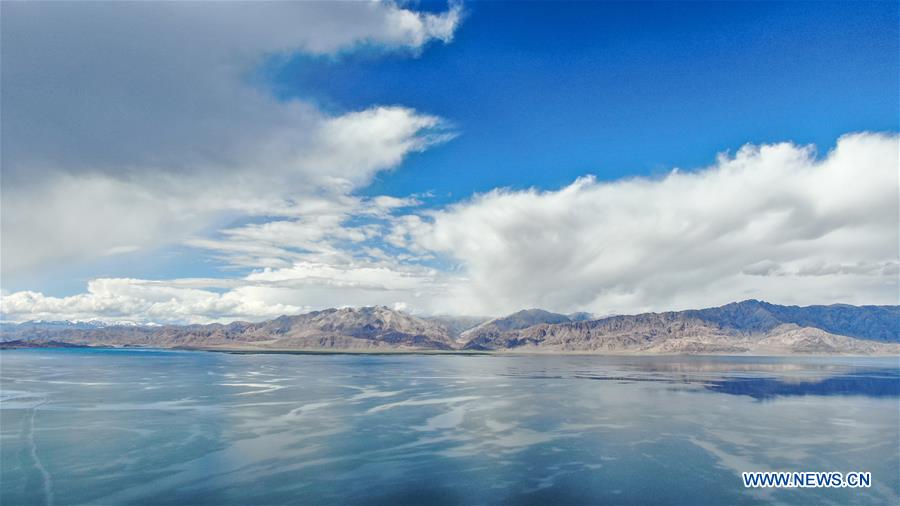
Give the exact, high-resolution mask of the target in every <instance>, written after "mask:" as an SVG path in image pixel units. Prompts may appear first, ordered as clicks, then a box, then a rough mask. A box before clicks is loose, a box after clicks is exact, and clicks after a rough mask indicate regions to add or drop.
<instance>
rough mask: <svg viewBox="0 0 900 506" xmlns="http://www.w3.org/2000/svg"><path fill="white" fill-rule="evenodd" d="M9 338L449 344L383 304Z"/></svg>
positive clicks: (14, 331)
mask: <svg viewBox="0 0 900 506" xmlns="http://www.w3.org/2000/svg"><path fill="white" fill-rule="evenodd" d="M20 327H21V328H20ZM10 339H31V340H51V339H52V340H57V341H65V342H69V343H76V344H92V345H106V346H155V347H167V348H169V347H195V348H239V347H254V348H273V349H354V350H366V349H379V348H384V349H390V348H400V349H403V348H410V349H435V350H448V349H451V348H453V345H454V341H453V339H452V337H451V336H450V333H449V331H448V330H447V329H446V328H445V327H444V326H442V325H440V324H438V323H435V322H430V321H426V320H423V319H421V318H417V317H415V316H411V315H408V314H406V313H402V312H399V311H394V310H392V309H389V308H386V307H383V306H374V307H362V308H342V309H326V310H324V311H314V312H312V313H307V314H302V315H296V316H281V317H279V318H276V319H274V320H269V321H264V322H260V323H249V322H233V323H230V324H227V325H222V324H211V325H184V326H180V325H167V326H157V327H103V328H81V327H78V328H68V329H66V328H58V327H52V328H37V329H35V328H34V327H33V326H8V325H7V326H4V329H3V340H10Z"/></svg>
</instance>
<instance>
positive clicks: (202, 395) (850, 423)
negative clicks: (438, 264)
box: [0, 350, 900, 505]
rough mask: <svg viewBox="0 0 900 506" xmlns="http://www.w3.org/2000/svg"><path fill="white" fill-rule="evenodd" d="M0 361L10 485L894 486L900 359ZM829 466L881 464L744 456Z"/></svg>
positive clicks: (31, 495)
mask: <svg viewBox="0 0 900 506" xmlns="http://www.w3.org/2000/svg"><path fill="white" fill-rule="evenodd" d="M0 361H2V368H0V436H2V444H0V476H2V485H3V486H2V487H0V503H2V504H4V505H6V504H13V505H14V504H46V503H48V502H50V501H52V500H53V499H54V498H55V499H56V500H57V501H59V502H63V501H64V502H66V503H73V504H84V503H89V504H123V503H143V504H296V503H310V504H423V503H428V504H505V503H509V504H529V503H530V504H560V503H565V504H577V503H584V504H599V503H612V504H622V503H630V504H646V503H669V504H738V503H742V504H743V503H756V502H763V501H768V500H774V501H776V502H779V503H785V504H790V503H794V504H821V503H838V504H845V503H854V504H867V503H868V504H897V503H898V502H900V456H898V453H897V451H896V449H897V447H898V445H900V432H898V430H897V429H898V427H900V410H898V403H897V397H898V382H900V367H898V365H897V364H896V359H843V358H841V359H834V358H822V359H806V358H758V357H739V358H735V357H595V356H524V355H523V356H448V355H442V356H431V355H428V356H423V355H391V356H351V355H272V354H267V355H249V354H247V355H229V354H218V353H198V352H139V351H131V350H121V351H116V350H105V351H104V350H91V351H84V350H71V351H55V350H29V351H12V352H6V351H4V352H0ZM758 400H765V401H766V402H757V401H758ZM823 469H824V470H831V469H833V470H840V471H849V470H865V471H871V472H872V473H873V477H874V478H873V479H874V482H875V483H874V485H873V487H872V488H871V489H865V490H813V489H810V490H802V491H797V490H793V491H762V490H747V489H744V488H743V487H742V486H741V483H740V472H741V471H744V470H823Z"/></svg>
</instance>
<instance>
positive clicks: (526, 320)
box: [460, 309, 586, 342]
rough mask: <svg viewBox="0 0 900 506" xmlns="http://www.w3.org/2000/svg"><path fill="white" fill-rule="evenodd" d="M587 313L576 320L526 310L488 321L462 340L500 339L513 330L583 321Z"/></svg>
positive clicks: (469, 331) (464, 335) (557, 314)
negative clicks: (545, 324) (544, 324)
mask: <svg viewBox="0 0 900 506" xmlns="http://www.w3.org/2000/svg"><path fill="white" fill-rule="evenodd" d="M585 315H586V313H574V318H572V317H570V316H567V315H564V314H559V313H551V312H549V311H544V310H543V309H524V310H522V311H519V312H516V313H513V314H511V315H508V316H504V317H501V318H494V319H493V320H488V321H486V322H484V323H482V324H481V325H478V326H477V327H473V328H471V329H469V330H467V331H465V332H463V333H462V334H460V338H461V340H463V341H465V342H469V341H472V340H476V339H489V338H493V337H500V336H501V335H502V334H503V333H505V332H509V331H511V330H519V329H526V328H528V327H533V326H535V325H540V324H542V323H564V322H571V321H582V320H583V319H584V317H585Z"/></svg>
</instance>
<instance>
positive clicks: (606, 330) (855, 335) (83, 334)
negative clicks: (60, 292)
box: [0, 300, 900, 354]
mask: <svg viewBox="0 0 900 506" xmlns="http://www.w3.org/2000/svg"><path fill="white" fill-rule="evenodd" d="M574 318H584V316H583V315H575V316H574V317H573V315H570V316H567V315H562V314H557V313H551V312H548V311H543V310H539V309H530V310H526V311H519V312H517V313H514V314H512V315H509V316H506V317H503V318H495V319H493V320H489V321H487V322H484V323H482V324H480V325H477V326H475V327H473V328H470V329H469V330H466V331H465V332H462V333H461V334H459V329H460V328H462V327H464V326H466V325H470V324H475V323H477V319H453V318H451V317H436V318H432V319H425V318H419V317H416V316H412V315H409V314H406V313H403V312H400V311H395V310H392V309H389V308H387V307H383V306H374V307H362V308H342V309H326V310H324V311H314V312H311V313H307V314H301V315H295V316H281V317H279V318H276V319H274V320H268V321H264V322H259V323H250V322H233V323H230V324H227V325H222V324H212V325H167V326H135V325H125V326H123V325H96V324H76V323H71V322H70V323H69V324H67V323H65V322H52V323H33V322H32V323H25V324H3V325H2V328H0V341H2V342H7V343H10V342H12V341H19V343H18V344H8V345H7V347H12V346H18V347H24V346H25V345H36V344H38V343H43V344H41V345H42V346H46V345H50V342H56V343H69V344H76V345H93V346H147V347H164V348H174V347H185V348H219V349H230V348H235V349H236V348H240V349H275V350H452V349H465V350H489V351H520V352H521V351H525V352H586V353H619V352H624V353H759V354H790V353H854V354H885V353H890V354H900V335H898V333H900V307H898V306H847V305H836V306H809V307H796V306H778V305H774V304H768V303H765V302H760V301H755V300H749V301H744V302H737V303H732V304H727V305H725V306H721V307H717V308H709V309H699V310H689V311H678V312H666V313H645V314H639V315H623V316H611V317H607V318H601V319H596V320H578V321H573V320H574Z"/></svg>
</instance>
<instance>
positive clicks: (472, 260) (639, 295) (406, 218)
mask: <svg viewBox="0 0 900 506" xmlns="http://www.w3.org/2000/svg"><path fill="white" fill-rule="evenodd" d="M210 9H211V7H209V6H204V5H203V4H196V5H193V4H146V5H129V4H121V5H104V4H70V5H55V4H42V5H28V6H23V5H16V6H15V7H9V8H5V9H4V11H5V12H4V14H5V15H4V20H3V28H4V30H3V32H4V33H3V45H4V48H5V49H4V62H3V89H4V91H3V101H4V110H5V113H4V117H3V120H4V129H3V144H4V148H5V149H4V154H3V177H4V185H3V187H2V190H3V193H4V195H3V257H4V258H3V281H2V289H3V295H4V297H3V298H4V307H3V310H4V313H5V317H7V318H10V319H27V318H57V317H59V318H92V317H97V318H110V319H134V320H142V321H143V320H147V321H149V320H154V321H164V320H165V321H212V320H217V321H228V320H231V319H235V318H246V319H260V318H264V317H269V316H272V315H277V314H280V313H282V312H297V311H301V310H308V309H314V308H319V307H324V306H328V305H362V304H375V303H378V304H388V305H391V304H394V305H396V306H397V307H401V308H406V309H408V310H411V311H414V312H421V313H433V312H459V313H468V314H488V313H501V312H504V311H510V310H514V309H518V308H521V307H532V306H542V307H547V308H548V309H554V310H560V311H575V310H585V311H590V312H595V313H598V314H602V313H608V312H625V311H639V310H659V309H674V308H677V307H692V306H698V305H712V304H717V303H726V302H729V301H732V300H738V299H741V298H749V297H755V298H762V299H768V300H772V301H774V302H784V303H800V304H804V303H832V302H853V303H869V302H871V303H897V301H896V293H897V265H898V258H897V256H898V254H897V244H898V242H897V241H893V242H891V241H892V239H893V238H894V237H895V236H896V235H897V231H896V230H897V228H898V227H897V225H898V224H897V222H896V221H897V220H896V219H895V218H896V216H897V212H895V211H894V210H895V209H896V208H897V206H898V202H897V184H896V178H897V174H896V172H897V170H896V169H897V165H898V162H897V159H896V156H895V155H896V153H897V149H896V148H897V131H898V130H900V124H898V121H900V120H898V111H900V98H898V97H900V94H898V89H900V75H898V73H900V65H898V63H900V62H898V56H897V55H898V54H900V31H898V30H900V29H898V16H900V13H898V6H897V4H896V3H895V2H883V3H865V2H853V3H840V2H828V3H813V2H788V3H778V2H753V3H739V2H719V3H699V2H682V3H665V2H652V3H639V2H629V3H605V2H472V3H465V4H452V5H448V4H446V3H442V2H434V3H432V2H428V3H417V2H413V3H400V4H396V3H390V2H388V3H340V4H333V3H325V2H322V3H316V2H306V3H281V4H253V3H233V4H230V5H229V6H228V7H227V8H223V9H218V10H215V11H213V10H210ZM50 33H52V34H54V36H53V37H50V36H48V35H47V34H50ZM85 33H89V34H91V35H90V36H89V37H88V36H84V34H85ZM35 34H38V35H35ZM61 83H65V85H62V84H61ZM746 145H751V146H755V147H751V148H745V149H742V147H743V146H746ZM808 146H814V147H815V148H816V150H815V151H810V150H809V148H808ZM674 169H678V171H679V174H673V170H674ZM585 176H589V177H590V178H589V179H584V177H585ZM579 178H582V179H579ZM634 178H638V179H637V180H633V179H634ZM847 178H849V179H847ZM623 181H625V182H623ZM848 181H849V182H848ZM851 182H852V184H851ZM857 182H858V183H859V185H856V183H857ZM744 190H746V192H745V191H744ZM750 192H756V193H755V194H754V195H752V196H751V195H750ZM387 197H393V199H388V198H387ZM729 199H730V200H729ZM738 201H739V202H738ZM739 211H740V212H739ZM891 216H893V217H894V218H891ZM885 217H887V218H885ZM856 243H865V244H867V245H868V246H867V247H865V248H863V247H861V246H860V247H856V246H851V245H850V244H856ZM698 245H699V246H698Z"/></svg>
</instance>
